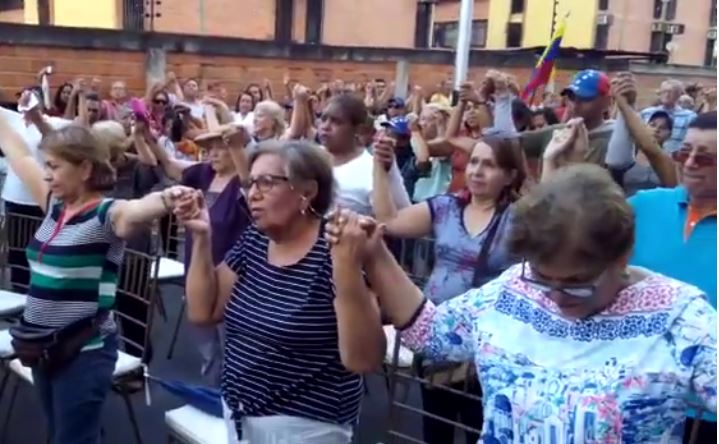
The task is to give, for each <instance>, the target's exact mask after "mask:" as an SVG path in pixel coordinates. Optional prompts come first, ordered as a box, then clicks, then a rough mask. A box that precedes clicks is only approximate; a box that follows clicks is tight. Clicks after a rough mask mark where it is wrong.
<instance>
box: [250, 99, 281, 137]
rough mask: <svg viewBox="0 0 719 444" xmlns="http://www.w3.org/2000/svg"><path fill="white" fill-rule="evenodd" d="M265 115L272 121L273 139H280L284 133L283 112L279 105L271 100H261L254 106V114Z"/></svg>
mask: <svg viewBox="0 0 719 444" xmlns="http://www.w3.org/2000/svg"><path fill="white" fill-rule="evenodd" d="M257 113H263V114H267V115H268V116H269V117H270V118H271V119H272V120H273V123H274V125H273V127H274V134H273V135H274V137H280V136H282V134H283V133H284V132H285V127H286V124H285V110H284V109H283V108H282V107H281V106H280V104H279V103H277V102H274V101H272V100H263V101H262V102H260V103H258V104H257V105H256V106H255V114H257Z"/></svg>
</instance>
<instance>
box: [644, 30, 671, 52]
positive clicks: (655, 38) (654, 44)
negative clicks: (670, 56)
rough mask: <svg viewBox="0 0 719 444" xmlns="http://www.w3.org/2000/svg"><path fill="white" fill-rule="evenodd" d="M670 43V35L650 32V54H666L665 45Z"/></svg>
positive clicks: (661, 32)
mask: <svg viewBox="0 0 719 444" xmlns="http://www.w3.org/2000/svg"><path fill="white" fill-rule="evenodd" d="M671 41H672V34H669V33H668V32H663V31H654V32H652V39H651V44H650V46H649V51H650V52H667V44H668V43H669V42H671Z"/></svg>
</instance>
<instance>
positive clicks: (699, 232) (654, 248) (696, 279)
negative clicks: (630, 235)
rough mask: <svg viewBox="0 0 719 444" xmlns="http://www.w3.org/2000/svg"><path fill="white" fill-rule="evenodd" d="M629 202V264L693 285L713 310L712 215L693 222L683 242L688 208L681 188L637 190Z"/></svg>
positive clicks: (714, 227) (714, 253) (714, 226)
mask: <svg viewBox="0 0 719 444" xmlns="http://www.w3.org/2000/svg"><path fill="white" fill-rule="evenodd" d="M629 203H630V204H631V205H632V207H633V208H634V214H635V217H636V229H635V236H636V240H635V245H634V254H633V256H632V258H631V261H630V263H631V264H632V265H638V266H640V267H645V268H648V269H650V270H652V271H656V272H657V273H661V274H663V275H666V276H670V277H673V278H674V279H678V280H680V281H684V282H687V283H689V284H692V285H696V286H697V287H699V288H700V289H701V290H702V291H704V292H705V293H706V295H707V297H708V299H709V302H710V303H711V305H712V306H713V307H714V308H716V306H717V275H716V267H717V250H716V245H717V220H716V214H714V215H709V216H707V217H704V218H703V219H701V220H699V221H697V222H696V223H695V225H694V227H693V229H692V231H691V233H690V235H689V236H688V237H686V239H685V236H684V227H685V226H686V223H687V217H688V209H689V199H688V195H687V192H686V189H685V188H683V187H677V188H657V189H654V190H648V191H640V192H639V193H637V194H635V195H634V196H633V197H632V198H630V199H629Z"/></svg>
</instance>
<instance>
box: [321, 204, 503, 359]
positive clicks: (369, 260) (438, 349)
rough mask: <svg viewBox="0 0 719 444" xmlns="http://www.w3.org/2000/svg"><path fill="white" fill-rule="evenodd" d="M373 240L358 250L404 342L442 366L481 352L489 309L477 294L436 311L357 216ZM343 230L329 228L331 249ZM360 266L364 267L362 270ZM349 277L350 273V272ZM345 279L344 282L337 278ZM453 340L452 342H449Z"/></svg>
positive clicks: (375, 230) (376, 231) (377, 233)
mask: <svg viewBox="0 0 719 444" xmlns="http://www.w3.org/2000/svg"><path fill="white" fill-rule="evenodd" d="M356 217H359V218H360V219H361V221H360V224H361V226H363V227H364V228H365V231H366V232H367V233H370V237H369V239H368V241H367V243H366V246H365V247H364V250H366V251H367V253H363V252H362V250H363V249H362V248H355V251H358V252H361V253H359V254H358V257H359V258H362V257H364V258H365V259H364V262H363V264H362V265H364V269H365V272H366V273H367V279H368V281H369V285H370V287H371V288H372V290H373V291H374V292H375V293H376V294H377V296H378V298H379V302H380V306H381V307H382V310H383V312H384V313H385V314H386V315H387V316H388V317H389V319H390V321H391V322H392V324H394V325H395V327H397V328H398V329H399V330H401V331H402V338H403V342H404V343H405V344H406V345H407V346H408V347H410V348H411V349H413V350H414V351H416V352H419V353H422V354H423V355H424V356H427V357H430V358H433V359H438V360H452V361H459V362H462V361H469V360H471V359H472V358H473V357H474V352H475V349H476V347H477V344H476V341H475V340H474V339H475V337H474V325H475V324H476V322H475V319H476V317H477V315H478V314H479V313H481V310H482V309H483V308H485V307H486V306H488V305H490V304H488V303H484V302H483V299H484V298H480V297H478V295H477V294H476V293H473V292H472V291H470V292H469V293H467V294H465V295H462V296H458V297H456V298H454V299H452V300H451V301H449V302H447V303H444V304H442V305H440V306H439V307H435V306H434V304H432V303H431V302H428V301H425V298H424V296H423V295H422V292H421V291H420V290H419V288H417V287H416V286H415V285H414V284H413V283H412V281H411V280H410V279H409V277H408V276H407V274H406V273H405V272H404V270H402V267H400V266H399V264H398V263H397V261H396V260H395V259H394V257H393V256H392V253H391V252H390V251H389V249H387V247H386V246H385V245H384V242H383V241H382V236H383V234H384V230H382V229H381V227H378V226H377V225H376V224H375V222H374V221H372V220H370V219H369V218H366V217H362V216H356ZM344 230H345V227H344V226H342V225H341V224H336V223H333V222H330V223H329V224H328V225H327V236H328V239H329V240H330V242H331V243H332V244H339V245H341V244H342V242H346V241H347V237H348V234H345V232H344ZM357 261H358V260H357V259H355V263H354V264H353V263H352V262H350V261H347V262H346V263H345V264H343V265H344V267H346V268H353V269H354V270H358V269H359V266H358V265H356V264H357ZM360 266H361V265H360ZM347 273H349V271H348V272H347ZM338 279H342V277H341V276H337V277H336V278H335V285H338V282H337V280H338ZM450 336H451V337H452V340H448V337H450Z"/></svg>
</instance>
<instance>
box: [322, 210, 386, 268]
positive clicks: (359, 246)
mask: <svg viewBox="0 0 719 444" xmlns="http://www.w3.org/2000/svg"><path fill="white" fill-rule="evenodd" d="M384 232H385V226H384V224H380V223H378V222H377V221H376V220H374V219H373V218H371V217H369V216H362V215H359V214H357V213H355V212H353V211H350V210H347V209H338V210H334V211H332V212H331V213H330V215H329V221H328V222H327V225H326V227H325V238H326V239H327V241H328V242H329V243H330V245H331V246H332V257H333V259H335V260H337V259H339V260H341V261H352V262H354V263H359V264H364V263H365V262H366V261H367V260H368V259H370V258H371V257H372V256H373V255H375V254H377V253H379V252H380V251H381V250H382V248H383V247H384V243H383V242H384V241H383V240H382V238H383V236H384Z"/></svg>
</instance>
